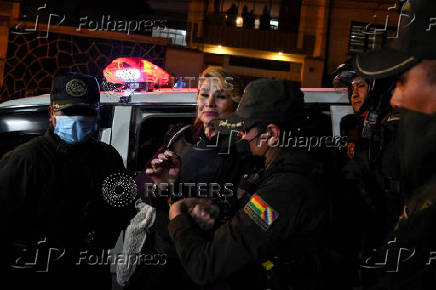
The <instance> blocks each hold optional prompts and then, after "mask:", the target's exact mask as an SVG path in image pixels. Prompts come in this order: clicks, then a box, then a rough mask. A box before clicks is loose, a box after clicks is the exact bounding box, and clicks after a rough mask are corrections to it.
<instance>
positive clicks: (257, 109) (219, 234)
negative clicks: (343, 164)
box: [169, 80, 333, 289]
mask: <svg viewBox="0 0 436 290" xmlns="http://www.w3.org/2000/svg"><path fill="white" fill-rule="evenodd" d="M278 105H279V106H278ZM302 107H303V96H302V93H301V91H300V90H299V89H297V88H296V87H295V86H294V85H293V84H292V83H290V82H288V81H284V80H258V81H254V82H252V83H251V84H250V85H249V86H248V87H247V88H246V89H245V93H244V97H243V98H242V101H241V104H240V106H239V107H238V110H237V111H236V113H235V114H236V116H235V115H234V117H235V118H234V119H233V118H230V119H229V120H227V121H225V122H223V123H222V124H221V125H222V126H226V127H230V128H233V129H234V128H235V127H236V126H243V127H244V128H245V129H246V130H248V129H250V128H251V127H252V126H253V125H254V124H255V123H256V122H271V123H274V122H278V123H279V122H280V123H283V122H297V120H298V119H297V117H296V116H297V115H298V113H299V112H301V110H302ZM241 119H242V121H241ZM315 168H316V166H315V164H314V162H313V161H312V160H311V157H310V156H309V154H308V153H307V152H304V151H298V150H291V149H283V150H282V151H280V153H279V154H278V156H276V158H275V159H274V160H273V161H272V163H271V164H270V166H269V167H268V168H267V169H265V171H264V172H263V173H262V174H261V177H260V179H259V180H258V182H257V184H256V188H255V192H254V195H253V196H252V197H251V198H250V200H249V201H248V203H246V205H245V206H244V208H243V209H241V210H239V211H238V212H237V213H236V214H235V215H234V216H233V217H232V219H231V220H230V221H228V222H227V223H226V224H224V225H222V226H220V227H219V228H218V229H217V230H216V231H215V233H214V236H213V237H212V238H211V239H208V238H207V237H205V236H204V234H203V232H202V231H201V230H200V228H199V227H198V226H197V225H196V223H195V222H194V220H193V219H192V218H191V216H190V215H189V214H188V213H183V214H180V215H178V216H177V217H175V218H174V219H173V220H171V221H170V223H169V232H170V235H171V237H172V239H173V240H174V244H175V246H176V250H177V252H178V254H179V257H180V260H181V263H182V265H183V266H184V268H185V270H186V272H187V273H188V275H189V276H190V278H191V279H192V280H193V281H194V282H196V283H198V284H200V285H207V284H210V283H214V282H217V281H224V280H226V282H227V285H228V286H229V287H230V288H234V289H267V288H270V289H271V287H272V288H273V289H282V288H281V287H283V288H285V287H289V286H290V287H294V288H292V289H324V288H325V287H328V286H327V285H328V282H329V281H327V280H328V279H329V278H331V279H333V276H331V277H329V275H328V274H327V272H328V268H329V266H330V265H329V262H328V261H330V257H329V255H330V253H329V250H328V239H327V235H326V231H327V228H328V224H329V211H330V209H329V201H328V197H327V196H326V195H325V194H323V193H322V192H321V191H320V190H319V189H318V188H317V186H316V185H315V174H314V172H313V171H314V169H315ZM330 269H332V268H330ZM286 289H287V288H286Z"/></svg>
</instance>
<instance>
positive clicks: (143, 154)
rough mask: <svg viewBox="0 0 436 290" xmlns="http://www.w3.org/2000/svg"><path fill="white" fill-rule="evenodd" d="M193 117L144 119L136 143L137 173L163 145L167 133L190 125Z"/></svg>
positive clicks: (172, 116) (171, 116)
mask: <svg viewBox="0 0 436 290" xmlns="http://www.w3.org/2000/svg"><path fill="white" fill-rule="evenodd" d="M193 122H194V117H186V116H183V117H181V116H177V117H175V114H172V115H168V116H162V115H160V116H151V117H148V118H145V119H144V120H143V121H142V122H141V125H140V128H139V135H138V138H137V143H136V147H137V148H136V149H137V150H136V152H137V154H136V156H137V158H136V166H135V169H136V170H137V171H139V170H143V169H144V168H145V166H146V164H147V162H148V161H149V160H151V159H152V157H153V155H154V154H155V153H156V152H157V150H158V149H159V148H160V147H161V146H162V145H163V141H164V137H165V134H166V133H167V131H168V130H169V129H170V128H171V127H173V126H177V125H178V124H180V125H183V126H184V125H187V124H192V123H193Z"/></svg>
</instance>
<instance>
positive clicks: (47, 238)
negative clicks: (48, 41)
mask: <svg viewBox="0 0 436 290" xmlns="http://www.w3.org/2000/svg"><path fill="white" fill-rule="evenodd" d="M50 100H51V104H50V107H49V113H50V125H49V128H48V130H47V131H46V133H45V134H44V135H43V136H40V137H36V138H34V139H32V140H30V141H29V142H27V143H25V144H23V145H21V146H19V147H17V148H16V149H15V150H13V151H11V152H9V153H7V154H5V155H4V157H3V158H2V159H1V160H0V197H1V203H0V208H1V210H0V212H1V229H2V231H3V233H4V234H3V235H2V249H3V251H4V253H6V254H7V257H6V258H3V259H2V272H3V273H5V274H6V275H5V277H6V278H7V279H10V281H9V283H7V284H10V285H12V288H14V289H30V287H32V288H40V289H61V288H62V289H111V284H112V283H111V274H110V269H109V267H110V264H111V261H112V260H110V259H108V258H109V257H108V252H107V250H108V249H112V248H113V247H114V246H115V243H116V241H117V238H118V236H119V234H120V231H121V230H122V229H123V228H125V226H126V225H127V224H128V222H129V220H130V218H131V216H132V214H133V213H134V212H132V202H133V201H134V199H135V196H136V191H135V189H134V188H132V187H129V176H128V175H127V174H126V170H125V168H124V165H123V161H122V159H121V157H120V155H119V154H118V152H117V151H116V150H115V149H114V148H113V147H112V146H110V145H107V144H104V143H102V142H100V141H98V140H96V139H95V137H97V136H98V118H99V105H100V102H99V100H100V89H99V85H98V83H97V80H96V79H95V78H94V77H91V76H88V75H84V74H80V73H63V74H57V75H56V76H55V78H54V84H53V88H52V92H51V95H50ZM131 182H133V180H131ZM115 184H118V185H119V188H116V187H115ZM130 184H131V183H130ZM3 267H4V268H3ZM4 283H6V282H4Z"/></svg>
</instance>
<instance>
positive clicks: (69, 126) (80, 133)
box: [54, 116, 98, 144]
mask: <svg viewBox="0 0 436 290" xmlns="http://www.w3.org/2000/svg"><path fill="white" fill-rule="evenodd" d="M97 129H98V124H97V119H96V118H95V117H89V116H56V127H55V129H54V133H55V134H56V135H58V136H59V137H60V138H61V139H62V140H64V141H65V142H67V143H68V144H74V143H78V142H82V141H83V140H85V139H86V137H88V136H89V134H91V133H92V132H94V131H96V130H97Z"/></svg>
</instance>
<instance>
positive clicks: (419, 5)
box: [353, 0, 436, 79]
mask: <svg viewBox="0 0 436 290" xmlns="http://www.w3.org/2000/svg"><path fill="white" fill-rule="evenodd" d="M409 2H410V7H411V8H410V13H411V15H410V18H411V20H410V23H409V24H408V25H403V26H402V27H401V28H400V31H399V33H398V38H396V39H395V40H394V41H393V42H392V44H391V45H390V46H387V47H384V48H382V49H377V50H373V51H370V52H368V53H362V54H358V55H356V56H355V57H354V59H353V66H354V69H355V71H356V72H357V74H358V75H360V76H362V77H365V78H369V79H379V78H385V77H391V76H394V75H398V74H400V73H402V72H404V71H406V70H408V69H409V68H411V67H413V66H414V65H416V64H417V63H418V62H419V61H421V60H423V59H436V52H435V51H436V1H434V0H413V1H412V0H409Z"/></svg>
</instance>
